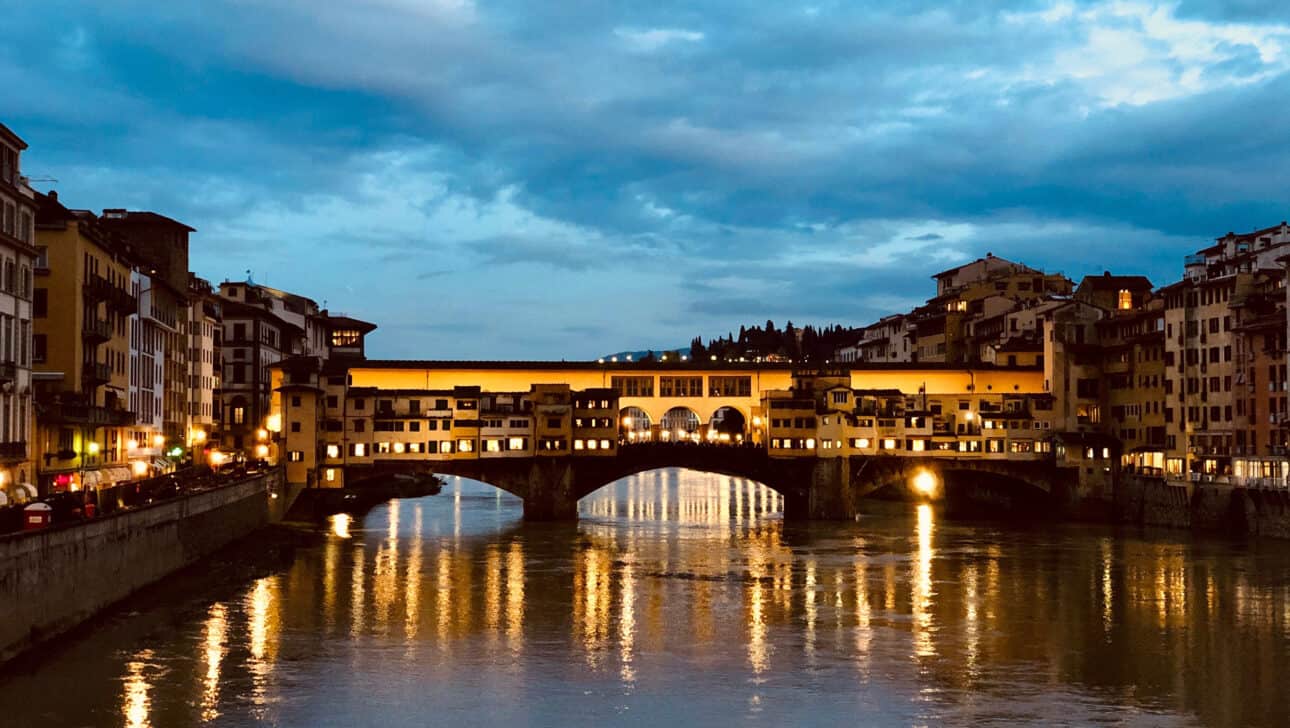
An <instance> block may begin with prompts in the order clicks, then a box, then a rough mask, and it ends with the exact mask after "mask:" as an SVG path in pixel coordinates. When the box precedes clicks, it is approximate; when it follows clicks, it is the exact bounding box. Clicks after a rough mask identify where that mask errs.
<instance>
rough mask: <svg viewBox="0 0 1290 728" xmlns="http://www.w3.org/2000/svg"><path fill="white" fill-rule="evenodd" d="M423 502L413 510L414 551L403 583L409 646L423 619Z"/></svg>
mask: <svg viewBox="0 0 1290 728" xmlns="http://www.w3.org/2000/svg"><path fill="white" fill-rule="evenodd" d="M421 523H422V515H421V504H419V503H418V504H417V506H416V509H415V510H413V512H412V533H413V538H412V552H411V553H410V554H408V568H407V573H406V574H405V575H404V579H403V581H404V584H403V633H404V635H405V636H406V638H407V641H408V647H409V649H411V647H412V645H414V644H416V636H417V627H418V625H419V624H420V621H421V544H422V543H423V539H422V538H421Z"/></svg>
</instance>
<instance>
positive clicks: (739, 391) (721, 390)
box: [708, 376, 752, 397]
mask: <svg viewBox="0 0 1290 728" xmlns="http://www.w3.org/2000/svg"><path fill="white" fill-rule="evenodd" d="M708 391H709V392H710V394H711V396H713V397H751V396H752V377H748V376H726V377H716V376H714V377H708Z"/></svg>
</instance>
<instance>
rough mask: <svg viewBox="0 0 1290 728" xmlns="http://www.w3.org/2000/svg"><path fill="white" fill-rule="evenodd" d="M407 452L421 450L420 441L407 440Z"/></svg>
mask: <svg viewBox="0 0 1290 728" xmlns="http://www.w3.org/2000/svg"><path fill="white" fill-rule="evenodd" d="M408 452H421V443H419V442H409V443H408Z"/></svg>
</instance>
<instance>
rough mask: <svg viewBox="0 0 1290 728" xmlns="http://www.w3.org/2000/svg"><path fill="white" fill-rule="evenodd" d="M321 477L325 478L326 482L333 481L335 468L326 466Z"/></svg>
mask: <svg viewBox="0 0 1290 728" xmlns="http://www.w3.org/2000/svg"><path fill="white" fill-rule="evenodd" d="M323 477H324V478H326V479H327V482H328V483H331V482H334V481H335V480H336V468H327V469H326V470H324V471H323Z"/></svg>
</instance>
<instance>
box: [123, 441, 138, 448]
mask: <svg viewBox="0 0 1290 728" xmlns="http://www.w3.org/2000/svg"><path fill="white" fill-rule="evenodd" d="M125 449H126V450H138V449H139V441H138V440H126V441H125Z"/></svg>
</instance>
